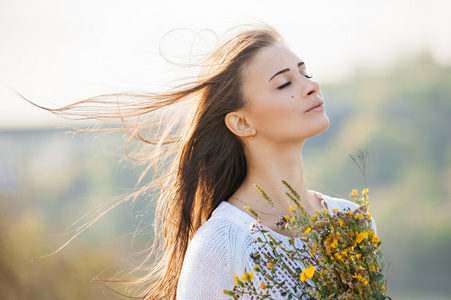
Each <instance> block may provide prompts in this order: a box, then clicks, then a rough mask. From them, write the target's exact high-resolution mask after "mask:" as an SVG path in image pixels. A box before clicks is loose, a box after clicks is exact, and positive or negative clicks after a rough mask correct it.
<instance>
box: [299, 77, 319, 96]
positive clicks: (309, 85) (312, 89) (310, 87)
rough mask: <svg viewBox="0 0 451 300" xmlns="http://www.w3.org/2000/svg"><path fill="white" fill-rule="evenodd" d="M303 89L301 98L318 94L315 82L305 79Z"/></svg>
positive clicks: (317, 85)
mask: <svg viewBox="0 0 451 300" xmlns="http://www.w3.org/2000/svg"><path fill="white" fill-rule="evenodd" d="M305 79H306V80H305V84H306V85H305V88H304V91H303V93H302V96H303V97H308V96H311V95H316V94H318V92H319V84H318V83H317V82H316V81H313V80H310V79H308V78H305Z"/></svg>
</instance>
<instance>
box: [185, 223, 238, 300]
mask: <svg viewBox="0 0 451 300" xmlns="http://www.w3.org/2000/svg"><path fill="white" fill-rule="evenodd" d="M234 231H235V234H234V233H233V232H234ZM236 239H237V238H236V230H234V228H233V226H230V224H228V223H226V222H223V220H221V219H211V220H209V221H208V222H207V223H205V224H204V225H203V226H202V227H201V228H199V230H198V231H197V232H196V234H195V235H194V237H193V239H192V240H191V242H190V244H189V246H188V249H187V252H186V255H185V258H184V261H183V266H182V271H181V274H180V278H179V282H178V285H177V299H178V300H205V299H218V300H220V299H229V298H230V296H227V295H226V294H224V292H223V291H222V290H223V289H224V288H225V289H228V290H231V289H232V288H233V286H234V281H233V276H234V275H236V273H235V272H236V270H237V269H236V266H235V259H236V256H237V253H234V252H236V251H234V249H233V248H234V247H233V245H234V243H235V241H236Z"/></svg>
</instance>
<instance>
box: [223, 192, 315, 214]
mask: <svg viewBox="0 0 451 300" xmlns="http://www.w3.org/2000/svg"><path fill="white" fill-rule="evenodd" d="M313 194H314V196H315V198H316V201H315V208H314V209H313V212H308V211H307V210H305V208H304V210H305V212H306V213H307V214H308V215H309V216H311V215H313V213H314V212H315V211H316V210H317V209H318V200H319V201H320V202H321V201H322V200H324V198H323V197H321V196H320V195H318V194H316V193H313ZM229 199H235V200H238V201H239V202H241V203H242V204H244V205H245V206H248V207H250V208H252V210H255V211H256V212H258V213H261V214H263V215H267V216H278V213H277V211H276V210H275V209H274V208H273V209H274V213H267V212H263V211H261V210H258V209H255V208H253V207H251V206H250V205H249V204H247V203H244V202H243V201H241V200H240V199H238V198H237V197H234V196H233V197H230V198H229Z"/></svg>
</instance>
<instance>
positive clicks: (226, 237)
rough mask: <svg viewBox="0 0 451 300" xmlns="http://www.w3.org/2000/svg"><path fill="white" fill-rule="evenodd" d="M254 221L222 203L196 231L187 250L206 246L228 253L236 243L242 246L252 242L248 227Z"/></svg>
mask: <svg viewBox="0 0 451 300" xmlns="http://www.w3.org/2000/svg"><path fill="white" fill-rule="evenodd" d="M254 221H255V220H254V219H253V218H252V217H250V216H249V215H247V214H246V213H244V212H242V211H241V210H239V209H238V208H236V207H234V206H233V205H231V204H229V203H227V202H223V203H221V204H220V205H219V206H218V208H216V209H215V210H214V212H213V214H212V216H211V217H210V219H208V221H207V222H205V223H204V224H203V225H202V226H201V227H200V228H199V229H198V230H197V232H196V233H195V235H194V237H193V239H192V240H191V242H190V245H189V248H193V249H199V248H204V247H206V246H208V247H211V249H215V248H219V249H223V250H228V251H230V250H232V248H233V247H234V246H236V244H237V242H240V243H239V244H240V245H243V242H246V241H249V242H250V241H252V240H253V237H252V235H251V234H250V228H249V226H250V225H251V223H252V222H254ZM225 248H226V249H225Z"/></svg>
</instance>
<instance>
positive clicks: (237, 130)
mask: <svg viewBox="0 0 451 300" xmlns="http://www.w3.org/2000/svg"><path fill="white" fill-rule="evenodd" d="M224 121H225V124H226V126H227V128H229V130H230V131H231V132H232V133H233V134H235V135H236V136H239V137H243V138H245V137H251V136H254V135H255V128H254V127H253V126H252V124H251V123H250V122H249V121H248V120H247V118H246V116H245V114H244V113H243V112H242V111H233V112H230V113H228V114H227V115H226V116H225V119H224Z"/></svg>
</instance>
